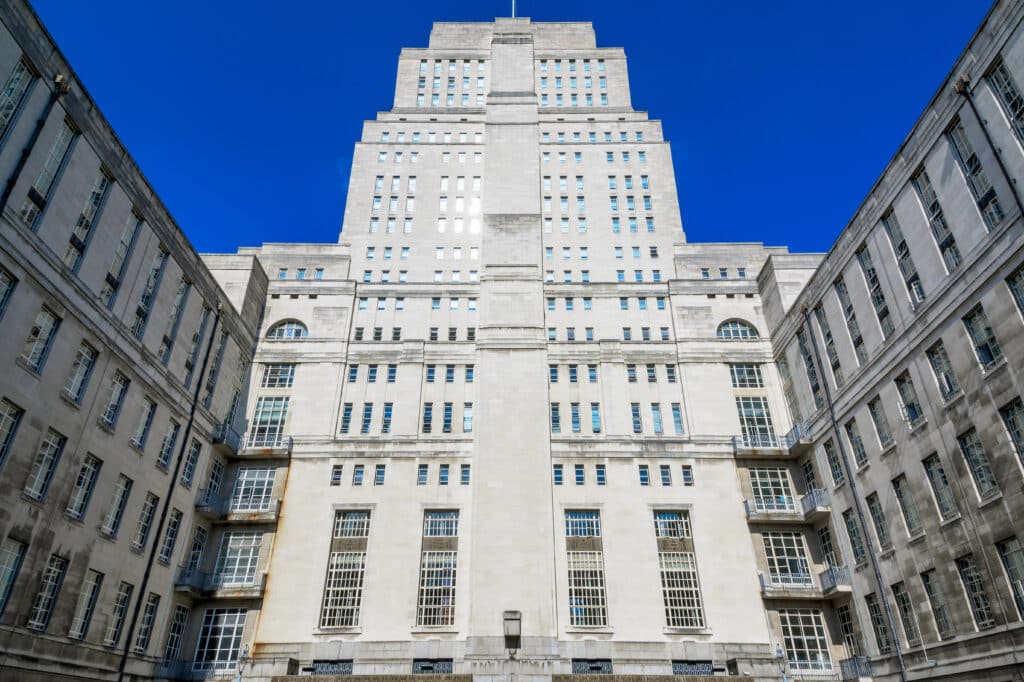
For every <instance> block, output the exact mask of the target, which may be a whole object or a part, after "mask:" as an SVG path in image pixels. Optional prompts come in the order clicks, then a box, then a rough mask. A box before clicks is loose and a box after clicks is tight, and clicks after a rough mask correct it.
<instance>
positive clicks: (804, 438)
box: [782, 424, 814, 457]
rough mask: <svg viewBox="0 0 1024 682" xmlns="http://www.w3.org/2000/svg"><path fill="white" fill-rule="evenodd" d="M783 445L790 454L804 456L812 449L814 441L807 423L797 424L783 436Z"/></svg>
mask: <svg viewBox="0 0 1024 682" xmlns="http://www.w3.org/2000/svg"><path fill="white" fill-rule="evenodd" d="M782 445H783V447H785V448H786V450H787V451H788V452H789V454H790V455H792V456H794V457H803V456H804V455H806V454H807V453H808V452H809V451H810V449H811V447H812V446H813V445H814V442H813V441H812V440H811V433H810V430H809V429H808V428H807V425H806V424H797V425H796V426H794V427H793V428H792V429H790V430H789V433H787V434H786V435H785V436H784V437H783V439H782Z"/></svg>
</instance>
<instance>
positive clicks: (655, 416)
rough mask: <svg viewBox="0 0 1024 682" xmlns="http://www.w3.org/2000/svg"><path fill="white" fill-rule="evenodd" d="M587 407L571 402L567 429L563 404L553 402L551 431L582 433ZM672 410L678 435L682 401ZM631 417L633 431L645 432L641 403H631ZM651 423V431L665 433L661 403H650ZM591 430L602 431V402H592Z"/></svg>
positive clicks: (680, 426)
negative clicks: (563, 417)
mask: <svg viewBox="0 0 1024 682" xmlns="http://www.w3.org/2000/svg"><path fill="white" fill-rule="evenodd" d="M584 409H585V405H584V407H583V408H581V404H580V403H577V402H571V403H569V428H568V429H565V428H564V425H563V424H562V404H561V403H551V433H553V434H561V433H563V432H565V433H569V432H571V433H582V432H583V425H582V419H583V417H582V414H583V411H582V410H584ZM670 410H671V415H672V429H673V432H674V433H675V434H676V435H679V436H681V435H683V433H684V430H683V408H682V404H681V403H670ZM629 412H630V418H631V422H632V428H633V433H635V434H641V433H643V432H644V423H643V422H644V420H643V415H642V410H641V405H640V403H630V404H629ZM650 414H651V423H650V429H649V430H650V431H651V432H653V433H654V434H655V435H662V434H664V433H665V425H664V421H663V418H662V411H661V403H651V404H650ZM590 432H591V433H594V434H597V433H601V403H590Z"/></svg>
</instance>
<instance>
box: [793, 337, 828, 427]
mask: <svg viewBox="0 0 1024 682" xmlns="http://www.w3.org/2000/svg"><path fill="white" fill-rule="evenodd" d="M796 341H797V347H798V348H799V350H800V357H801V358H802V359H803V361H804V370H805V371H806V372H807V382H808V384H810V388H811V396H812V397H813V398H814V407H815V409H819V410H820V409H821V408H822V407H824V405H825V395H824V392H823V389H822V387H821V382H820V381H819V380H818V369H817V368H816V367H815V365H814V357H813V356H812V355H811V351H810V347H809V346H808V345H807V335H806V334H804V330H803V329H799V330H798V331H797V333H796Z"/></svg>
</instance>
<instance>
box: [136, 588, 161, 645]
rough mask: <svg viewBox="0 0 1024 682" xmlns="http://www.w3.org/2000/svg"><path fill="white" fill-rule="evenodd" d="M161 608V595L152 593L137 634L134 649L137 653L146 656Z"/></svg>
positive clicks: (147, 600)
mask: <svg viewBox="0 0 1024 682" xmlns="http://www.w3.org/2000/svg"><path fill="white" fill-rule="evenodd" d="M159 608H160V595H159V594H156V593H155V592H150V593H149V597H147V598H146V605H145V606H144V607H143V609H142V617H141V618H140V619H139V629H138V630H137V631H136V633H135V646H133V647H132V651H134V652H135V653H137V654H145V653H146V649H147V648H149V637H150V635H152V634H153V623H154V622H155V621H156V612H157V610H158V609H159Z"/></svg>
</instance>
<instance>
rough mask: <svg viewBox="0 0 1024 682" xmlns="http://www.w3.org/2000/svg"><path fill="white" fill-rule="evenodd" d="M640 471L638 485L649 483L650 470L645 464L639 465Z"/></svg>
mask: <svg viewBox="0 0 1024 682" xmlns="http://www.w3.org/2000/svg"><path fill="white" fill-rule="evenodd" d="M639 471H640V485H642V486H648V485H650V484H651V471H650V469H649V468H648V467H647V465H646V464H640V465H639Z"/></svg>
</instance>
